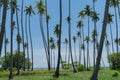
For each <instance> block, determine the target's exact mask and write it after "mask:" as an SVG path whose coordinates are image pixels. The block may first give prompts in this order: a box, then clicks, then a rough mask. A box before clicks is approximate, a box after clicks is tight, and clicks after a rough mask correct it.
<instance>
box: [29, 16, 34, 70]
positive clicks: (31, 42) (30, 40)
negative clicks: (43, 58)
mask: <svg viewBox="0 0 120 80" xmlns="http://www.w3.org/2000/svg"><path fill="white" fill-rule="evenodd" d="M30 23H31V22H30V15H29V35H30V45H31V58H32V69H31V70H32V71H33V43H32V35H31V26H30Z"/></svg>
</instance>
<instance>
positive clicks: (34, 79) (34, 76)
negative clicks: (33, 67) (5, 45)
mask: <svg viewBox="0 0 120 80" xmlns="http://www.w3.org/2000/svg"><path fill="white" fill-rule="evenodd" d="M114 72H115V71H113V70H108V69H105V70H100V72H99V77H98V78H99V80H120V74H119V75H118V76H117V77H112V74H113V73H114ZM3 73H4V72H3ZM91 73H92V71H83V72H78V73H72V72H71V71H61V72H60V77H59V78H58V79H56V78H53V77H52V75H53V74H54V71H51V72H48V71H33V72H27V71H26V72H22V73H21V75H20V76H14V79H13V80H89V79H90V77H91ZM0 74H2V72H0ZM6 75H8V72H6ZM0 80H8V77H7V76H5V75H4V76H0Z"/></svg>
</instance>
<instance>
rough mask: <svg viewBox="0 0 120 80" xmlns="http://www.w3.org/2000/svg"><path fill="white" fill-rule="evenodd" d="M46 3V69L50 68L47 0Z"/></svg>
mask: <svg viewBox="0 0 120 80" xmlns="http://www.w3.org/2000/svg"><path fill="white" fill-rule="evenodd" d="M45 5H46V24H47V49H48V70H50V46H49V25H48V18H47V15H48V13H47V0H45Z"/></svg>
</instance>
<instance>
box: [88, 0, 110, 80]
mask: <svg viewBox="0 0 120 80" xmlns="http://www.w3.org/2000/svg"><path fill="white" fill-rule="evenodd" d="M108 11H109V0H106V4H105V13H104V20H103V25H102V26H103V27H102V33H101V38H100V46H99V50H98V56H97V61H96V66H95V68H94V71H93V74H92V76H91V79H90V80H98V78H97V77H98V70H99V65H100V60H101V56H102V49H103V44H104V39H105V33H106V27H107V15H108Z"/></svg>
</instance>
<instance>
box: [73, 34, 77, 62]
mask: <svg viewBox="0 0 120 80" xmlns="http://www.w3.org/2000/svg"><path fill="white" fill-rule="evenodd" d="M73 42H74V51H75V53H74V54H75V62H77V55H76V37H75V36H73Z"/></svg>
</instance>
